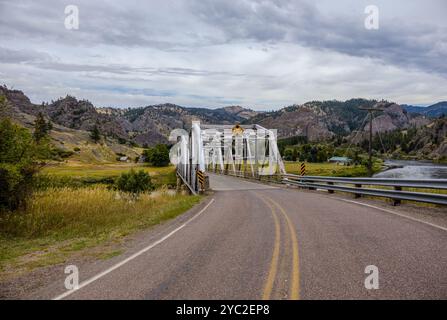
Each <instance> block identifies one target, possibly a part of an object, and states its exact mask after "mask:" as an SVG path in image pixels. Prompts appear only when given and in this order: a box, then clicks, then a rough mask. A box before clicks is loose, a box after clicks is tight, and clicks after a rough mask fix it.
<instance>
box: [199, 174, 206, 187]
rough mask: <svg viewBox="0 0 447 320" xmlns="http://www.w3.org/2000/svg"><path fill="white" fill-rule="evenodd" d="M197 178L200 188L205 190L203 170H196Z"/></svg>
mask: <svg viewBox="0 0 447 320" xmlns="http://www.w3.org/2000/svg"><path fill="white" fill-rule="evenodd" d="M197 180H198V181H199V183H200V189H202V190H205V180H206V176H205V172H203V171H200V170H197Z"/></svg>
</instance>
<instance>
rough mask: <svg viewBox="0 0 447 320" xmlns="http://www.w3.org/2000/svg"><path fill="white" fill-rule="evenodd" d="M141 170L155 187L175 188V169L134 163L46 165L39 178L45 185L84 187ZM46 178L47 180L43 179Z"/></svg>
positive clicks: (107, 182) (111, 180)
mask: <svg viewBox="0 0 447 320" xmlns="http://www.w3.org/2000/svg"><path fill="white" fill-rule="evenodd" d="M132 168H133V169H138V170H139V169H143V170H144V171H146V172H147V173H149V175H150V176H151V180H152V182H153V184H154V185H155V187H161V186H163V185H166V186H168V187H172V186H175V184H176V177H175V167H174V166H168V167H149V166H147V165H143V164H135V163H110V164H85V163H81V162H68V163H64V164H54V165H48V166H46V167H44V168H43V170H42V172H41V174H40V176H41V177H42V180H44V181H45V183H44V184H45V185H48V184H49V185H50V186H54V187H61V186H71V187H76V186H85V185H92V184H98V183H99V184H110V183H112V182H113V179H115V178H116V177H118V176H119V175H120V174H121V173H123V172H126V171H129V170H130V169H132ZM45 177H48V179H45Z"/></svg>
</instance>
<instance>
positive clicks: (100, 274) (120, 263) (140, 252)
mask: <svg viewBox="0 0 447 320" xmlns="http://www.w3.org/2000/svg"><path fill="white" fill-rule="evenodd" d="M213 202H214V198H213V199H211V200H210V202H208V204H207V205H206V206H205V207H204V208H203V209H202V210H200V211H199V212H198V213H197V214H195V215H194V216H193V217H191V218H190V219H189V220H188V221H186V222H185V223H184V224H182V225H181V226H179V227H177V228H175V229H174V230H172V231H171V232H170V233H168V234H167V235H165V236H164V237H162V238H161V239H159V240H157V241H155V242H154V243H152V244H150V245H149V246H147V247H145V248H143V249H141V250H140V251H138V252H136V253H134V254H133V255H131V256H130V257H128V258H126V259H124V260H123V261H121V262H119V263H117V264H115V265H113V266H112V267H110V268H108V269H107V270H105V271H103V272H101V273H99V274H97V275H96V276H94V277H92V278H90V279H88V280H86V281H84V282H82V283H81V284H79V286H78V287H77V288H76V289H73V290H69V291H66V292H64V293H63V294H61V295H58V296H57V297H55V298H53V300H61V299H63V298H66V297H68V296H69V295H71V294H73V293H75V292H76V291H78V290H80V289H82V288H84V287H85V286H87V285H89V284H91V283H92V282H94V281H96V280H98V279H100V278H102V277H104V276H105V275H107V274H109V273H110V272H112V271H114V270H116V269H118V268H119V267H121V266H123V265H124V264H126V263H128V262H129V261H132V260H133V259H135V258H136V257H138V256H140V255H142V254H143V253H145V252H146V251H149V250H150V249H152V248H153V247H155V246H157V245H159V244H160V243H162V242H163V241H165V240H166V239H168V238H170V237H171V236H172V235H174V234H175V233H176V232H177V231H179V230H181V229H183V228H184V227H186V226H187V225H188V224H189V223H190V222H191V221H193V220H194V219H196V218H197V217H198V216H200V215H201V214H202V213H203V212H204V211H205V210H206V209H207V208H208V207H209V206H210V205H211V204H212V203H213Z"/></svg>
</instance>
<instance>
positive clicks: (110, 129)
mask: <svg viewBox="0 0 447 320" xmlns="http://www.w3.org/2000/svg"><path fill="white" fill-rule="evenodd" d="M0 94H2V95H5V96H6V98H7V99H8V101H9V102H10V103H11V105H12V106H13V110H14V117H15V118H16V120H18V121H20V122H22V123H25V124H28V125H31V123H32V120H31V119H30V117H29V116H36V115H37V114H38V113H39V112H42V113H43V114H44V115H45V116H46V117H47V118H48V119H50V120H51V121H53V122H54V123H56V124H58V125H60V126H63V127H66V128H70V129H75V130H83V131H90V130H92V128H93V127H94V126H95V124H96V125H98V127H99V129H100V132H101V133H102V134H103V135H105V136H108V137H112V138H116V139H118V140H120V141H133V142H136V143H138V144H140V145H154V144H156V143H167V142H168V136H169V133H170V132H171V131H172V130H173V129H176V128H184V129H189V127H190V126H191V122H192V120H199V121H201V122H202V123H207V124H234V123H238V122H243V121H246V120H248V119H250V117H252V116H255V115H257V114H258V112H256V111H253V110H250V109H246V108H243V107H240V106H230V107H223V108H217V109H207V108H186V107H181V106H178V105H175V104H169V103H166V104H160V105H152V106H147V107H140V108H127V109H118V108H96V107H95V106H93V104H92V103H91V102H89V101H87V100H77V99H76V98H75V97H72V96H66V97H64V98H60V99H58V100H56V101H51V103H43V104H41V105H38V104H33V103H32V102H31V101H30V99H29V98H28V97H27V96H26V95H25V94H24V93H23V92H22V91H19V90H10V89H8V88H7V87H6V86H3V87H0Z"/></svg>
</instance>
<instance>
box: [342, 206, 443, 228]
mask: <svg viewBox="0 0 447 320" xmlns="http://www.w3.org/2000/svg"><path fill="white" fill-rule="evenodd" d="M334 199H335V198H334ZM337 200H341V201H344V202H350V203H355V204H359V205H361V206H364V207H369V208H374V209H377V210H380V211H384V212H387V213H391V214H394V215H396V216H399V217H402V218H406V219H409V220H413V221H416V222H420V223H423V224H426V225H429V226H432V227H435V228H438V229H441V230H444V231H447V228H445V227H442V226H440V225H437V224H434V223H430V222H427V221H424V220H420V219H416V218H413V217H409V216H406V215H404V214H401V213H397V212H395V211H391V210H388V209H384V208H380V207H376V206H373V205H370V204H366V203H362V202H358V201H353V200H347V199H337Z"/></svg>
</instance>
